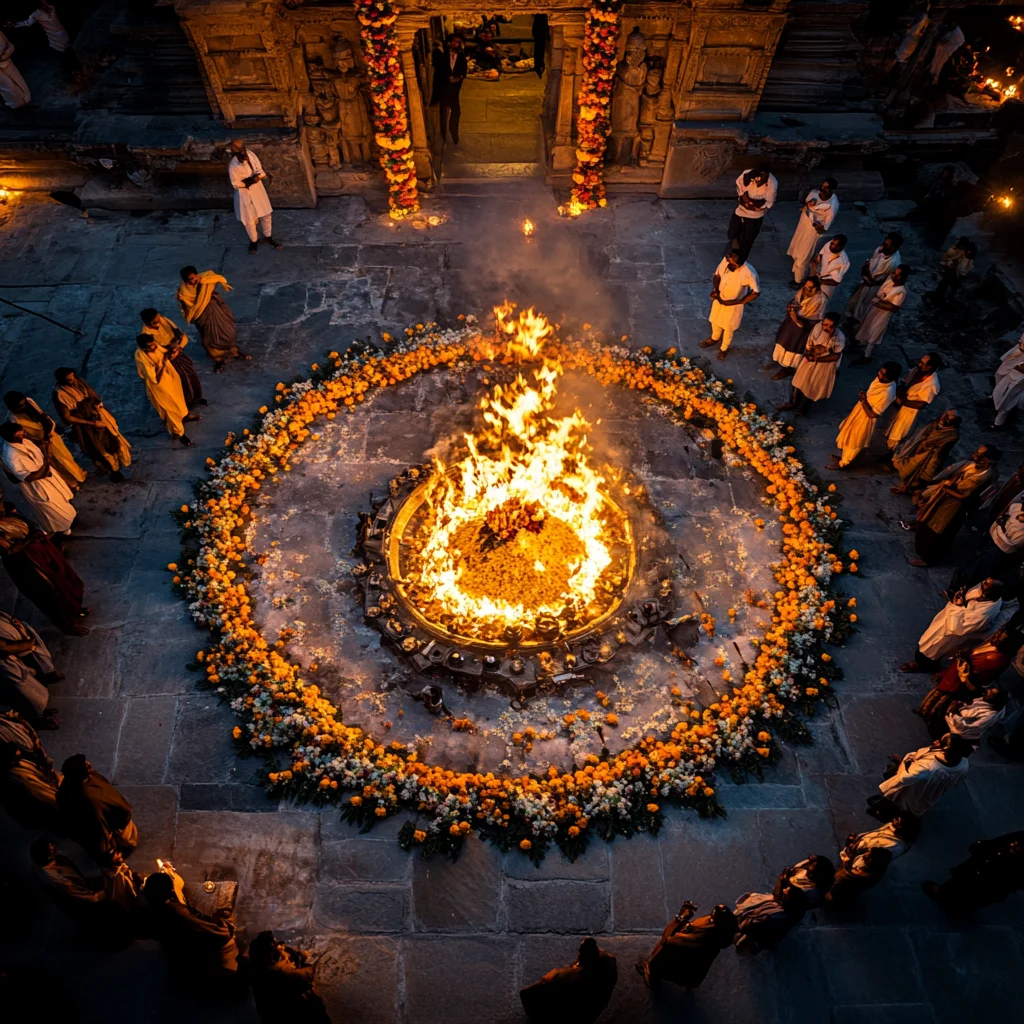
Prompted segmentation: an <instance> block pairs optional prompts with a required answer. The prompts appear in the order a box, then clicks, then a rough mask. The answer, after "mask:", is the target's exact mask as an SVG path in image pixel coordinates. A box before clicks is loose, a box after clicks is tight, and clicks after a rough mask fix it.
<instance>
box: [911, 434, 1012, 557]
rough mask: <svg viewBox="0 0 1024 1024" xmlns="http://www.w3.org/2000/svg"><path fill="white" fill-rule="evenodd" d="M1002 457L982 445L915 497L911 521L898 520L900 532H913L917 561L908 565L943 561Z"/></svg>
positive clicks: (999, 453)
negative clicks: (901, 530) (914, 511)
mask: <svg viewBox="0 0 1024 1024" xmlns="http://www.w3.org/2000/svg"><path fill="white" fill-rule="evenodd" d="M1001 455H1002V453H1001V452H1000V451H999V449H998V448H996V446H995V445H992V444H983V445H982V446H981V447H980V448H978V449H977V451H975V453H974V454H973V455H972V456H971V458H970V459H968V460H967V461H965V462H957V463H954V464H953V465H952V466H949V467H948V468H947V469H944V470H942V472H940V473H938V474H936V476H935V477H934V479H933V481H932V483H931V484H929V485H928V486H927V487H925V488H924V489H923V490H922V491H921V492H920V493H919V494H918V496H917V497H916V498H915V499H914V501H915V503H916V504H917V516H916V518H915V519H914V521H913V522H912V523H905V522H903V520H900V526H901V527H903V529H905V530H914V547H915V549H916V550H917V554H918V557H917V558H911V559H910V564H911V565H914V566H918V567H921V566H926V565H935V564H936V563H937V562H940V561H941V560H942V559H943V558H944V557H945V555H946V553H947V552H948V551H949V548H950V547H951V545H952V544H953V540H954V538H955V537H956V535H957V533H958V532H959V531H960V527H961V526H962V525H963V523H964V520H965V519H966V518H967V516H968V515H969V513H970V512H971V511H972V509H974V508H976V507H977V506H978V504H979V503H980V501H981V498H982V495H983V494H984V492H985V489H986V488H987V487H989V486H991V485H992V484H993V483H995V481H996V477H997V476H998V472H997V469H996V463H997V462H998V461H999V459H1000V457H1001Z"/></svg>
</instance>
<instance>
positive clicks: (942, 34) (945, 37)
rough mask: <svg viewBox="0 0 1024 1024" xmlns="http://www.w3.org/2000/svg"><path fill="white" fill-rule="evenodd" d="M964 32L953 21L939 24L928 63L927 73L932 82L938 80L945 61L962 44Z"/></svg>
mask: <svg viewBox="0 0 1024 1024" xmlns="http://www.w3.org/2000/svg"><path fill="white" fill-rule="evenodd" d="M965 41H966V40H965V39H964V33H963V30H962V29H961V28H960V26H959V25H958V24H957V23H956V22H955V21H950V22H947V23H946V24H943V25H940V26H939V27H938V29H937V31H936V33H935V49H934V50H932V59H931V61H930V62H929V64H928V74H929V75H931V78H932V82H938V80H939V75H940V74H942V69H943V68H944V67H945V66H946V61H948V60H949V58H950V57H952V56H953V54H954V53H956V51H957V50H959V49H960V47H961V46H963V45H964V42H965Z"/></svg>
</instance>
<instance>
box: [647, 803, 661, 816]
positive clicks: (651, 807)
mask: <svg viewBox="0 0 1024 1024" xmlns="http://www.w3.org/2000/svg"><path fill="white" fill-rule="evenodd" d="M658 810H659V808H658V805H657V804H648V805H647V813H648V814H657V813H658Z"/></svg>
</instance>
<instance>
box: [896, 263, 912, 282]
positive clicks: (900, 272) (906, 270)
mask: <svg viewBox="0 0 1024 1024" xmlns="http://www.w3.org/2000/svg"><path fill="white" fill-rule="evenodd" d="M908 277H910V267H908V266H907V265H906V264H905V263H901V264H900V265H899V266H898V267H897V268H896V269H895V270H894V271H893V272H892V283H893V284H906V283H907V278H908Z"/></svg>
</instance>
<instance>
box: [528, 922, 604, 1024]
mask: <svg viewBox="0 0 1024 1024" xmlns="http://www.w3.org/2000/svg"><path fill="white" fill-rule="evenodd" d="M616 981H618V967H617V966H616V963H615V957H614V956H612V954H611V953H606V952H605V951H604V950H603V949H601V947H600V946H598V944H597V942H596V941H595V940H594V939H592V938H586V939H584V940H583V941H582V942H581V943H580V948H579V953H578V955H577V957H576V963H574V964H573V965H572V966H571V967H556V968H555V969H554V970H551V971H548V973H547V974H545V975H544V977H543V978H541V979H540V981H537V982H534V983H533V984H532V985H528V986H527V987H526V988H524V989H522V990H521V991H520V993H519V999H520V1001H521V1002H522V1004H523V1011H524V1012H525V1013H526V1017H527V1019H528V1020H529V1021H530V1024H565V1022H567V1021H573V1022H578V1024H593V1022H594V1021H596V1020H597V1018H598V1017H599V1016H600V1015H601V1013H602V1012H603V1011H604V1009H605V1007H606V1006H607V1005H608V1003H609V1001H610V1000H611V997H612V992H613V991H614V990H615V983H616Z"/></svg>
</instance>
